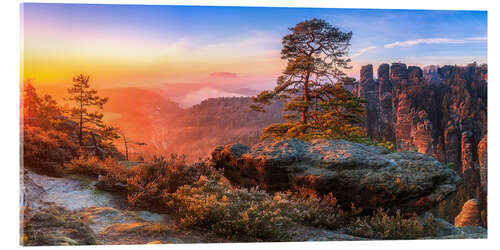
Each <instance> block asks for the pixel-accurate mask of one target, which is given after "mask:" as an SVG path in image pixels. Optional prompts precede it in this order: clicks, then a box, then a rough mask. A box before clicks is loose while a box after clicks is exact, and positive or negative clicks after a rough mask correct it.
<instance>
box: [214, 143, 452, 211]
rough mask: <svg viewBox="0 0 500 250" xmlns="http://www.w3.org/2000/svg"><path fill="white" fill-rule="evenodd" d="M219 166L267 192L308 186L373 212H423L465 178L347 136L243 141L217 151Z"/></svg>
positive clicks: (432, 161) (426, 160)
mask: <svg viewBox="0 0 500 250" xmlns="http://www.w3.org/2000/svg"><path fill="white" fill-rule="evenodd" d="M212 161H213V163H214V165H215V167H216V168H218V169H223V171H224V175H225V176H226V178H228V179H229V180H230V181H231V182H232V183H233V184H235V185H239V186H244V187H252V186H259V187H261V188H264V189H266V190H268V191H279V190H287V189H294V188H297V187H305V188H309V189H314V190H316V191H317V192H318V193H320V194H327V193H332V194H333V195H334V196H335V197H336V198H337V200H338V201H339V203H340V204H341V205H343V206H346V207H350V205H351V203H353V204H354V205H355V206H356V207H358V208H363V209H364V210H365V211H371V210H373V209H376V208H384V209H391V210H393V211H394V210H396V209H401V210H402V211H403V212H404V213H413V212H417V213H420V212H424V211H426V210H428V209H429V208H431V207H433V206H434V205H435V204H437V203H438V202H440V201H442V200H443V199H445V197H446V196H447V195H449V194H450V193H453V192H454V191H455V190H456V188H457V185H458V184H459V183H460V182H461V179H460V177H459V176H458V175H457V174H456V173H455V172H454V171H453V170H451V169H450V168H448V167H447V166H445V165H443V164H442V163H440V162H439V161H437V160H436V159H434V158H432V157H429V156H427V155H424V154H421V153H417V152H392V153H391V152H390V151H388V150H386V149H385V148H381V147H373V146H366V145H364V144H358V143H353V142H348V141H344V140H313V141H311V142H304V141H301V140H297V139H289V140H282V141H277V142H262V143H259V144H256V145H254V146H252V147H251V148H249V147H247V146H244V145H241V144H231V145H226V146H221V147H218V148H216V149H215V150H214V152H212Z"/></svg>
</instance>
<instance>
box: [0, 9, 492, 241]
mask: <svg viewBox="0 0 500 250" xmlns="http://www.w3.org/2000/svg"><path fill="white" fill-rule="evenodd" d="M21 2H22V1H19V0H3V1H1V3H0V62H1V66H0V73H1V74H0V79H1V81H0V110H1V111H0V121H1V122H0V126H1V129H0V145H1V149H0V185H1V188H0V216H1V217H0V248H2V249H11V248H21V247H20V246H19V225H20V224H19V96H20V94H19V86H20V85H19V81H20V73H19V69H20V65H19V58H20V32H19V30H20V9H19V6H20V3H21ZM28 2H55V3H57V2H59V3H109V4H173V5H219V6H269V7H274V6H276V7H279V6H282V7H329V8H370V9H441V10H487V11H488V67H489V69H488V82H489V85H488V96H489V97H490V98H489V100H488V110H489V114H488V123H489V126H488V136H489V138H488V142H489V145H488V156H489V158H488V175H489V176H488V178H489V182H488V184H489V187H488V190H489V193H490V195H489V197H488V205H489V207H488V212H489V213H488V219H489V223H488V226H489V229H488V239H487V240H425V241H368V242H305V243H304V242H303V243H251V244H250V243H247V244H196V245H194V244H183V245H148V246H147V248H148V249H165V248H169V249H193V248H195V249H235V248H238V249H242V250H243V249H255V248H259V249H261V248H262V249H301V250H302V249H332V248H340V249H346V248H348V249H358V248H359V249H379V248H380V249H405V250H406V249H426V250H427V249H429V250H430V249H440V248H441V249H478V250H479V249H488V248H493V247H495V248H496V249H498V246H496V245H497V244H498V245H500V244H499V243H500V240H499V239H498V237H499V236H500V235H499V233H498V232H499V230H498V226H499V225H500V223H499V220H498V213H497V211H499V210H498V205H499V203H498V197H499V195H498V194H499V193H500V190H499V188H498V187H499V185H498V183H497V182H496V178H498V177H499V175H498V173H499V171H498V168H499V166H498V165H499V164H498V163H500V160H499V159H500V158H499V157H498V156H499V152H500V151H499V149H498V144H499V140H498V139H499V133H498V132H497V130H496V128H497V127H499V126H500V123H499V119H498V117H499V114H500V112H499V111H498V109H499V108H500V105H499V103H500V98H496V97H498V95H499V94H500V89H499V84H500V81H499V73H498V56H499V53H498V47H499V46H498V44H499V40H498V39H499V37H498V35H499V32H498V30H499V27H498V26H497V25H498V24H499V22H498V20H499V15H500V8H499V7H496V6H495V2H497V1H494V0H490V1H487V0H473V1H472V0H467V1H462V0H441V1H438V0H419V1H405V0H377V1H373V0H372V1H370V0H349V1H334V0H330V1H325V0H296V1H291V0H288V1H287V0H261V1H258V0H254V1H250V0H198V1H195V0H185V1H181V0H163V1H161V0H142V1H140V0H129V1H122V0H114V1H113V0H88V1H72V0H66V1H51V0H45V1H37V0H31V1H28ZM497 3H498V2H497ZM144 247H145V246H143V245H137V246H97V247H96V246H91V247H78V249H90V248H92V249H94V248H98V249H103V248H109V249H143V248H144ZM71 248H74V249H76V248H75V247H71ZM37 249H47V247H40V248H37ZM61 249H62V248H61ZM64 249H67V248H66V247H65V248H64Z"/></svg>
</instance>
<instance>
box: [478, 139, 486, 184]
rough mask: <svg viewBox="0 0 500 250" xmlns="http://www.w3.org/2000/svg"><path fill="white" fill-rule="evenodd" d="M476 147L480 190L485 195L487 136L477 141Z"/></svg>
mask: <svg viewBox="0 0 500 250" xmlns="http://www.w3.org/2000/svg"><path fill="white" fill-rule="evenodd" d="M477 147H478V148H477V155H478V156H477V158H478V162H479V176H480V180H481V190H482V192H484V193H485V194H486V193H487V192H488V135H485V136H484V137H483V139H481V141H479V145H478V146H477Z"/></svg>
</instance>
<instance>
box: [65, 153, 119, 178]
mask: <svg viewBox="0 0 500 250" xmlns="http://www.w3.org/2000/svg"><path fill="white" fill-rule="evenodd" d="M64 170H65V171H66V172H67V173H70V174H81V175H86V176H90V177H95V178H97V177H98V176H100V175H101V176H106V175H117V174H118V176H120V175H123V174H126V172H127V171H126V169H125V168H124V167H123V166H121V165H118V164H117V162H116V160H115V159H113V158H107V159H106V160H104V161H103V160H100V159H99V158H98V157H96V156H88V157H84V156H80V157H78V158H74V159H73V160H71V162H69V163H66V164H64Z"/></svg>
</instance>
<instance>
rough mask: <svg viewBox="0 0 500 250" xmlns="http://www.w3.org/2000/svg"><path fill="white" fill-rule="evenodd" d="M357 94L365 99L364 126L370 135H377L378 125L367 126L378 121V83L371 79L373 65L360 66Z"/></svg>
mask: <svg viewBox="0 0 500 250" xmlns="http://www.w3.org/2000/svg"><path fill="white" fill-rule="evenodd" d="M358 88H359V91H358V96H359V97H362V98H363V99H365V100H367V103H366V105H365V107H366V119H365V127H366V133H367V134H368V136H370V137H378V136H379V130H380V129H379V127H377V126H369V124H370V123H374V124H378V123H379V116H378V113H379V100H378V99H379V94H378V91H379V90H378V89H379V87H378V83H377V82H375V81H374V80H373V66H372V65H371V64H369V65H366V66H363V67H362V68H361V76H360V81H359V87H358Z"/></svg>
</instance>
